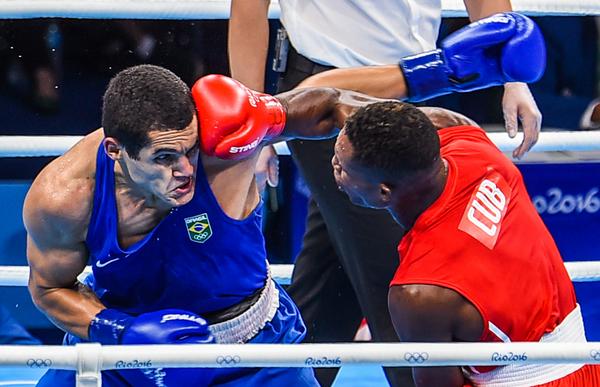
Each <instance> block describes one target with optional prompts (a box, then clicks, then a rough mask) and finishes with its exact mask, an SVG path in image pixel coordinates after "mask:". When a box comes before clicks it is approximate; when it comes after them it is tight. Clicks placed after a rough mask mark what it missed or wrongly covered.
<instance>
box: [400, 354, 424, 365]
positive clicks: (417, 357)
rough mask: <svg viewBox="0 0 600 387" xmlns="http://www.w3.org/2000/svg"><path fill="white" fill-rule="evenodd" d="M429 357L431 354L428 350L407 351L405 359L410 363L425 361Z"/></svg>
mask: <svg viewBox="0 0 600 387" xmlns="http://www.w3.org/2000/svg"><path fill="white" fill-rule="evenodd" d="M428 359H429V354H428V353H427V352H405V353H404V360H406V361H407V362H409V363H417V364H421V363H425V362H426V361H427V360H428Z"/></svg>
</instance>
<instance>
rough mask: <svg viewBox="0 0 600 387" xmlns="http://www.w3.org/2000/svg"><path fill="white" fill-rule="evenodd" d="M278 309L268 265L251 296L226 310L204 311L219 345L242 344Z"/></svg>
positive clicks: (263, 325)
mask: <svg viewBox="0 0 600 387" xmlns="http://www.w3.org/2000/svg"><path fill="white" fill-rule="evenodd" d="M278 308H279V290H277V288H276V287H275V283H274V282H273V279H272V278H271V270H270V268H269V266H268V264H267V280H266V281H265V285H264V286H263V287H262V288H261V289H259V290H257V291H256V292H254V294H252V295H251V296H250V297H248V298H246V299H244V300H243V301H242V302H240V303H238V304H236V305H234V306H232V307H229V308H227V309H224V310H221V311H217V312H212V313H205V314H203V315H202V316H203V317H204V318H206V319H207V321H208V322H209V324H210V326H209V328H210V332H211V333H212V335H213V336H214V337H215V340H216V341H217V343H220V344H237V343H245V342H247V341H248V340H250V339H251V338H253V337H254V336H256V334H257V333H258V332H259V331H260V330H261V329H263V328H264V327H265V325H266V324H267V323H268V322H269V321H271V320H272V319H273V317H274V316H275V313H276V312H277V309H278Z"/></svg>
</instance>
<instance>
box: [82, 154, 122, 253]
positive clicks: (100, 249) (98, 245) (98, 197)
mask: <svg viewBox="0 0 600 387" xmlns="http://www.w3.org/2000/svg"><path fill="white" fill-rule="evenodd" d="M114 165H115V162H114V161H113V160H112V159H111V158H110V157H108V155H107V154H106V152H104V147H103V146H102V144H100V146H99V147H98V152H97V155H96V182H95V186H94V199H93V209H92V216H91V218H90V224H89V226H88V232H87V236H86V241H85V243H86V245H87V247H88V250H89V251H93V252H95V254H94V255H96V256H104V255H107V254H108V252H109V250H110V242H109V241H111V240H114V238H115V235H114V232H116V230H117V227H116V224H115V222H116V221H117V219H116V217H115V216H112V213H113V212H115V211H116V202H115V195H114V191H115V181H114Z"/></svg>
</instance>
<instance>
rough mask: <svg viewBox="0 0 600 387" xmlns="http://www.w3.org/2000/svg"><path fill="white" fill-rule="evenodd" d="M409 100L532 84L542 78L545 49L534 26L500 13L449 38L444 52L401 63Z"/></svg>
mask: <svg viewBox="0 0 600 387" xmlns="http://www.w3.org/2000/svg"><path fill="white" fill-rule="evenodd" d="M399 65H400V67H401V69H402V71H403V73H404V77H405V79H406V85H407V87H408V95H409V97H408V100H409V101H411V102H419V101H423V100H426V99H429V98H433V97H437V96H439V95H444V94H448V93H451V92H454V91H458V92H466V91H472V90H478V89H483V88H486V87H490V86H495V85H502V84H504V83H506V82H526V83H527V82H535V81H537V80H538V79H540V77H541V76H542V74H543V73H544V68H545V66H546V48H545V44H544V38H543V37H542V33H541V32H540V30H539V28H538V27H537V25H536V24H535V23H534V22H533V21H532V20H531V19H529V18H528V17H527V16H524V15H520V14H518V13H513V12H506V13H499V14H496V15H493V16H490V17H487V18H485V19H481V20H479V21H476V22H474V23H471V24H469V25H468V26H466V27H464V28H462V29H460V30H458V31H457V32H455V33H453V34H451V35H449V36H448V37H447V38H446V39H444V40H443V42H442V48H441V49H437V50H434V51H428V52H425V53H422V54H418V55H413V56H409V57H406V58H403V59H402V60H401V61H400V64H399Z"/></svg>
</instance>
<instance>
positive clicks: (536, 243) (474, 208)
mask: <svg viewBox="0 0 600 387" xmlns="http://www.w3.org/2000/svg"><path fill="white" fill-rule="evenodd" d="M424 112H425V113H427V115H426V114H424ZM428 116H429V117H428ZM332 163H333V167H334V173H335V179H336V181H337V183H338V185H339V187H340V189H342V190H344V191H345V192H346V193H347V194H348V196H349V197H350V199H351V200H352V201H353V202H354V203H356V204H358V205H362V206H369V207H374V208H386V209H388V211H389V212H390V213H391V214H392V216H393V217H394V219H395V220H396V221H397V222H398V223H400V224H401V225H403V226H404V227H405V228H406V229H407V230H409V231H408V232H407V234H406V235H405V236H404V238H403V239H402V241H401V243H400V245H399V247H398V251H399V253H400V265H399V266H398V269H397V271H396V274H395V275H394V278H393V280H392V283H391V287H390V291H389V296H388V304H389V308H390V313H391V316H392V321H393V323H394V326H395V328H396V331H397V333H398V336H399V337H400V339H401V340H402V341H415V342H448V341H458V342H476V341H482V342H510V341H534V342H538V341H539V342H584V341H585V340H586V339H585V333H584V329H583V321H582V318H581V311H580V309H579V306H578V305H577V303H576V300H575V294H574V291H573V286H572V283H571V281H570V279H569V276H568V273H567V271H566V269H565V267H564V264H563V262H562V259H561V257H560V254H559V252H558V249H557V247H556V245H555V244H554V241H553V240H552V237H551V235H550V233H549V232H548V230H547V229H546V227H545V226H544V224H543V222H542V220H541V218H540V217H539V216H538V214H537V212H536V210H535V208H534V207H533V205H532V203H531V200H530V198H529V195H528V194H527V190H526V188H525V185H524V183H523V178H522V176H521V174H520V172H519V171H518V169H517V168H516V167H515V166H514V165H513V163H512V162H511V161H510V160H509V159H508V158H506V157H505V156H504V155H503V154H502V153H501V152H500V151H499V150H498V148H496V146H495V145H494V144H493V143H492V142H491V141H490V140H489V139H488V137H487V136H486V135H485V132H484V131H483V130H482V129H480V128H478V127H476V126H475V125H474V123H473V122H471V121H470V120H468V119H466V118H464V117H461V116H458V115H455V114H453V113H451V112H448V111H443V110H441V109H431V110H429V109H427V110H424V111H422V110H420V109H418V108H415V107H414V106H412V105H410V104H406V103H402V102H380V103H375V104H372V105H370V106H367V107H364V108H361V109H359V110H358V111H357V112H356V113H355V114H354V115H353V116H352V117H350V118H349V119H348V120H347V121H346V124H345V126H344V128H343V130H342V131H341V132H340V135H339V137H338V140H337V143H336V146H335V156H334V158H333V160H332ZM413 376H414V378H415V383H416V384H417V386H463V385H465V384H469V383H472V384H473V385H477V386H486V385H503V386H504V385H507V386H508V385H511V386H532V385H545V386H546V385H547V386H591V385H600V368H599V367H598V366H591V365H587V366H583V365H558V364H548V365H527V364H524V365H519V364H511V365H507V366H502V367H497V368H493V367H476V368H463V369H461V368H459V367H423V368H414V369H413ZM502 383H504V384H502Z"/></svg>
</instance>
